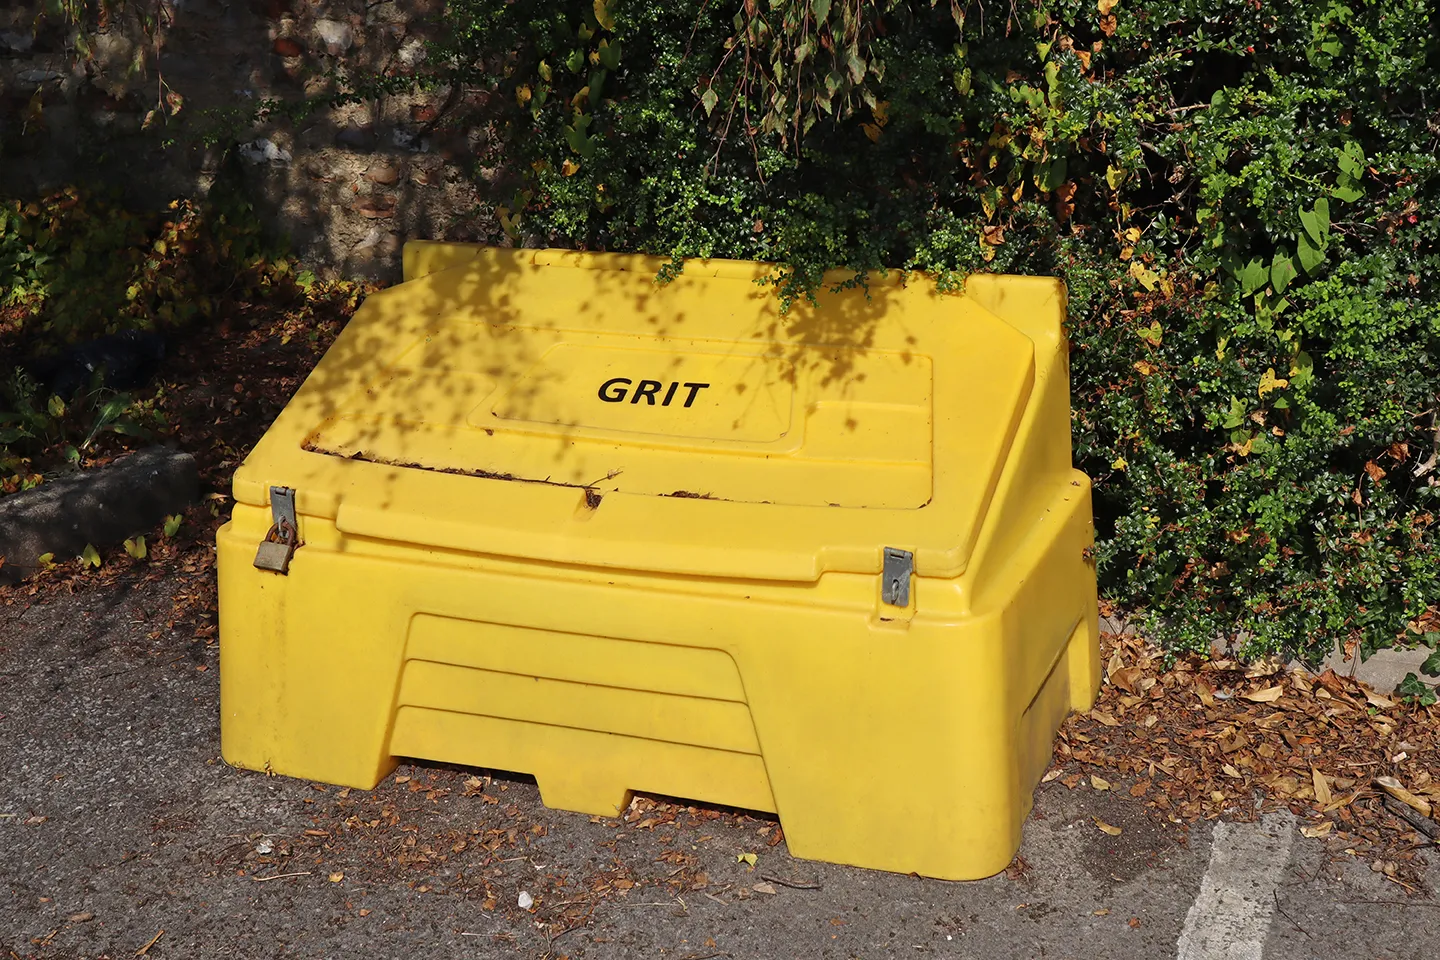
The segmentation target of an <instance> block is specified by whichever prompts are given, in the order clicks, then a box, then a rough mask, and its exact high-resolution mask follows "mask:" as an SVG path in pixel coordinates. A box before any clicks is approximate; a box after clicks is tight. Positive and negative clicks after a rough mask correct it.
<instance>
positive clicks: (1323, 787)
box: [1310, 767, 1335, 809]
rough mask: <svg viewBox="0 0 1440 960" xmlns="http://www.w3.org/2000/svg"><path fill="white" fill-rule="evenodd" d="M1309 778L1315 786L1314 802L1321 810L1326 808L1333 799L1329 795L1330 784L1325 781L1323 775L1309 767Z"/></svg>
mask: <svg viewBox="0 0 1440 960" xmlns="http://www.w3.org/2000/svg"><path fill="white" fill-rule="evenodd" d="M1310 777H1311V779H1312V782H1313V783H1314V784H1315V802H1316V803H1317V804H1319V805H1320V807H1321V808H1322V809H1323V808H1324V807H1328V806H1329V805H1330V804H1331V803H1332V802H1334V800H1335V798H1334V797H1332V796H1331V795H1330V784H1329V782H1328V781H1326V779H1325V774H1323V773H1321V772H1320V771H1319V770H1316V769H1315V768H1314V767H1311V768H1310Z"/></svg>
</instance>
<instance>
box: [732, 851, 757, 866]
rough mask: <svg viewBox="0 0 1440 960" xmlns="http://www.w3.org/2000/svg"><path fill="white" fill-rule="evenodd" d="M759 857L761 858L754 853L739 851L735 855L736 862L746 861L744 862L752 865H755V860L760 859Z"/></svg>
mask: <svg viewBox="0 0 1440 960" xmlns="http://www.w3.org/2000/svg"><path fill="white" fill-rule="evenodd" d="M759 859H760V858H759V857H757V856H755V854H753V853H737V854H736V855H735V862H736V863H744V864H748V865H749V866H752V867H753V866H755V861H757V860H759Z"/></svg>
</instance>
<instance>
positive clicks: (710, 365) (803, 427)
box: [286, 245, 930, 507]
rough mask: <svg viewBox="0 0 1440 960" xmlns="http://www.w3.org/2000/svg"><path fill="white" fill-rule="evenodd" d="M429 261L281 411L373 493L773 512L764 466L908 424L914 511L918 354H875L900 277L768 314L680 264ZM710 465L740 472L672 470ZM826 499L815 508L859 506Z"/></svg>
mask: <svg viewBox="0 0 1440 960" xmlns="http://www.w3.org/2000/svg"><path fill="white" fill-rule="evenodd" d="M422 246H426V247H428V246H429V245H422ZM446 249H448V250H449V252H448V253H441V254H439V255H438V256H440V257H441V261H440V262H437V263H435V264H434V265H435V266H440V267H448V268H447V269H440V270H438V272H435V273H432V274H430V275H428V276H423V277H420V278H419V279H415V280H413V281H412V282H408V283H405V284H403V285H400V286H397V287H394V288H391V289H390V290H387V291H384V292H382V293H380V294H377V295H375V296H373V297H372V298H371V299H370V300H369V301H368V302H367V303H366V304H365V305H364V307H363V308H362V310H361V312H360V313H359V314H357V316H356V318H355V319H354V320H353V321H352V322H351V325H350V327H349V328H348V329H347V330H346V332H345V333H344V334H343V335H342V336H341V338H340V339H339V340H338V341H337V342H336V344H335V345H334V347H332V348H331V350H330V352H329V353H328V354H327V356H326V357H325V359H324V361H323V362H322V363H321V364H320V366H319V367H318V368H317V369H316V370H315V372H314V373H313V374H312V375H311V377H310V379H309V380H308V381H307V383H306V386H305V388H304V390H303V391H302V392H301V393H300V394H299V395H298V396H297V397H296V400H295V402H294V403H292V407H291V409H290V410H289V411H287V413H286V416H287V417H289V418H292V423H291V424H290V427H291V430H292V431H293V430H294V429H295V428H296V427H300V428H301V430H302V431H303V436H304V441H303V445H304V447H305V449H306V450H308V451H311V452H313V453H317V454H323V455H328V456H333V457H343V458H348V459H354V460H362V461H367V462H369V463H373V464H383V465H388V466H390V467H392V468H394V469H392V470H390V471H388V472H386V473H385V475H384V476H385V477H386V479H387V481H389V482H393V481H394V480H395V479H396V478H397V477H399V476H400V475H401V471H403V470H406V469H425V470H432V471H440V472H446V473H462V474H469V475H472V476H475V477H479V478H485V479H491V480H506V481H519V482H533V483H543V484H554V485H561V486H569V487H576V488H582V489H585V490H587V491H593V492H594V493H595V494H597V495H603V494H604V493H608V492H613V491H623V492H631V493H642V494H651V495H677V496H691V497H705V498H717V499H737V500H749V501H755V502H770V501H771V500H772V499H776V498H778V499H780V500H782V501H783V500H784V497H785V496H786V494H785V493H784V491H783V489H781V490H778V491H767V490H766V489H765V482H766V481H765V479H764V476H765V473H766V466H765V465H766V464H767V463H768V464H772V465H778V464H779V463H780V462H781V461H784V460H786V459H787V458H788V459H789V460H792V461H797V462H798V461H804V462H805V463H807V464H810V466H809V469H812V470H813V471H814V473H815V476H816V477H817V478H823V476H824V475H825V472H826V468H825V464H826V463H833V462H836V461H843V460H847V459H849V457H848V455H847V453H846V451H845V450H844V449H843V447H844V443H845V439H846V437H855V438H862V439H860V442H859V444H858V447H859V450H860V452H861V453H862V455H863V451H864V450H865V449H866V448H867V447H877V446H879V445H882V444H883V442H884V439H885V435H886V434H888V433H891V432H893V430H894V429H901V430H904V429H907V426H908V429H910V430H911V432H915V433H916V434H917V435H916V436H915V437H914V441H915V442H913V443H911V444H910V446H911V447H912V448H913V450H912V451H911V453H910V454H909V455H908V456H902V457H900V459H910V460H915V459H919V460H922V461H927V462H926V463H925V471H924V474H925V475H924V477H923V483H921V484H918V485H917V484H912V486H915V487H916V489H915V490H914V491H913V494H911V495H910V498H911V502H909V503H906V504H904V505H906V506H912V507H913V506H920V505H923V504H924V502H926V500H928V497H929V490H928V487H929V472H928V459H929V449H928V448H929V429H930V424H929V403H930V384H929V380H930V364H929V361H928V358H925V357H922V356H919V355H917V354H915V353H913V352H911V350H910V349H909V346H908V345H909V344H913V342H914V338H913V337H908V336H904V335H903V334H902V335H901V336H900V337H898V338H897V337H896V336H895V335H894V334H893V333H892V334H891V335H890V337H889V344H888V348H887V349H883V350H882V349H877V348H876V347H875V346H874V339H875V331H876V328H877V326H878V325H879V324H880V323H881V321H882V319H885V318H887V317H888V318H889V321H888V322H892V323H893V322H897V317H896V316H895V313H896V311H897V304H896V302H895V301H896V295H897V294H898V293H899V292H900V291H901V289H902V288H901V286H900V285H899V283H898V280H897V281H891V282H882V283H878V284H873V285H872V286H871V287H870V288H869V290H868V291H866V290H860V289H854V290H846V291H844V292H841V293H830V292H825V293H822V294H821V295H820V299H819V301H818V304H814V305H812V304H802V305H798V306H797V307H795V308H794V309H793V310H792V311H791V312H790V313H789V314H781V312H780V310H779V304H778V301H777V300H776V298H775V297H774V295H773V293H772V291H771V290H770V289H769V288H768V287H767V286H765V285H764V284H762V283H757V282H756V280H757V279H759V278H763V276H764V274H765V272H766V269H767V268H765V267H764V266H762V265H755V264H741V263H733V262H726V261H708V262H707V261H696V262H693V263H691V264H689V265H687V268H686V270H685V271H684V272H682V273H681V275H680V276H679V278H677V279H675V280H673V281H672V282H669V283H662V282H660V281H659V280H657V272H658V267H659V265H660V261H658V260H656V259H653V258H646V257H614V256H606V255H598V256H597V255H585V254H574V253H567V252H564V251H556V250H543V251H519V250H516V251H500V250H483V249H477V248H472V249H468V250H459V252H458V254H457V250H458V248H446ZM432 250H433V248H432ZM422 252H423V251H422ZM457 255H458V256H461V257H468V258H470V259H466V260H463V261H461V262H459V265H453V264H455V263H456V262H457V261H456V259H455V258H456V256H457ZM447 257H448V259H445V258H447ZM423 260H424V258H423V257H422V256H417V257H416V261H415V263H416V264H417V266H415V269H416V270H417V271H419V270H424V269H426V268H425V267H424V266H419V264H421V263H422V261H423ZM900 322H901V324H902V326H903V321H900ZM897 344H898V345H899V349H896V348H895V347H896V345H897ZM867 399H868V400H871V401H879V402H868V403H867V402H865V401H866V400H867ZM296 419H298V420H299V421H300V422H298V423H297V422H293V421H294V420H296ZM872 421H873V422H872ZM867 431H868V432H870V433H872V434H875V435H874V436H871V437H870V438H869V439H868V440H867V439H863V437H864V435H865V434H866V433H867ZM920 434H923V436H922V435H920ZM807 443H808V444H810V445H812V446H816V449H808V448H807ZM825 443H828V444H829V446H824V444H825ZM903 446H904V445H903V444H902V447H903ZM821 447H823V449H821ZM697 454H699V455H701V456H700V459H698V460H697ZM716 455H719V456H724V457H728V460H727V462H730V463H734V462H740V463H742V464H744V466H745V468H746V469H745V470H744V471H739V472H737V470H731V471H729V473H726V471H723V470H722V471H718V472H717V473H716V474H715V476H714V478H713V480H712V481H710V482H707V479H706V478H705V476H704V474H705V471H704V470H703V467H695V468H692V469H690V470H688V471H687V470H686V469H685V467H684V464H685V463H686V462H687V461H689V462H692V463H699V464H703V463H704V457H705V456H711V457H713V456H716ZM881 459H895V458H894V457H893V456H889V455H887V457H885V458H881ZM772 469H773V467H772ZM795 469H798V468H795ZM687 473H688V474H689V475H691V476H696V477H697V479H696V480H695V482H693V483H688V484H683V483H682V484H678V485H677V483H676V482H675V481H674V477H675V476H677V475H685V474H687ZM747 474H748V475H747ZM915 479H916V480H917V481H918V480H921V479H922V478H920V477H918V476H917V477H916V478H915ZM823 486H824V483H823V482H821V484H820V487H823ZM921 486H923V488H924V489H923V490H921V489H919V488H920V487H921ZM823 492H824V491H823V489H819V488H817V489H816V490H815V491H813V493H814V494H815V495H816V496H819V495H821V494H823ZM790 496H792V497H793V496H795V494H793V493H792V494H790ZM801 496H808V494H801ZM834 496H837V497H840V500H836V499H831V500H823V499H822V500H819V501H818V502H819V503H822V504H823V503H840V505H853V506H864V505H869V504H866V503H860V502H852V503H841V502H840V501H843V500H844V499H845V498H844V497H843V496H841V495H839V494H835V495H834ZM597 502H598V497H597ZM895 505H900V504H895Z"/></svg>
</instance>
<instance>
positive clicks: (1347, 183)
mask: <svg viewBox="0 0 1440 960" xmlns="http://www.w3.org/2000/svg"><path fill="white" fill-rule="evenodd" d="M1330 195H1331V196H1332V197H1334V198H1335V199H1336V200H1339V201H1341V202H1343V203H1354V202H1355V201H1356V200H1359V199H1360V198H1361V197H1363V196H1365V191H1364V190H1362V189H1360V181H1359V180H1356V179H1353V178H1350V177H1346V176H1341V177H1340V179H1339V180H1338V181H1337V182H1336V184H1335V188H1334V189H1333V190H1331V191H1330Z"/></svg>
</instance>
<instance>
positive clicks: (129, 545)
mask: <svg viewBox="0 0 1440 960" xmlns="http://www.w3.org/2000/svg"><path fill="white" fill-rule="evenodd" d="M125 552H126V553H128V554H130V556H132V557H134V558H135V559H136V560H144V559H145V538H144V537H131V538H130V539H129V540H126V541H125Z"/></svg>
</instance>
